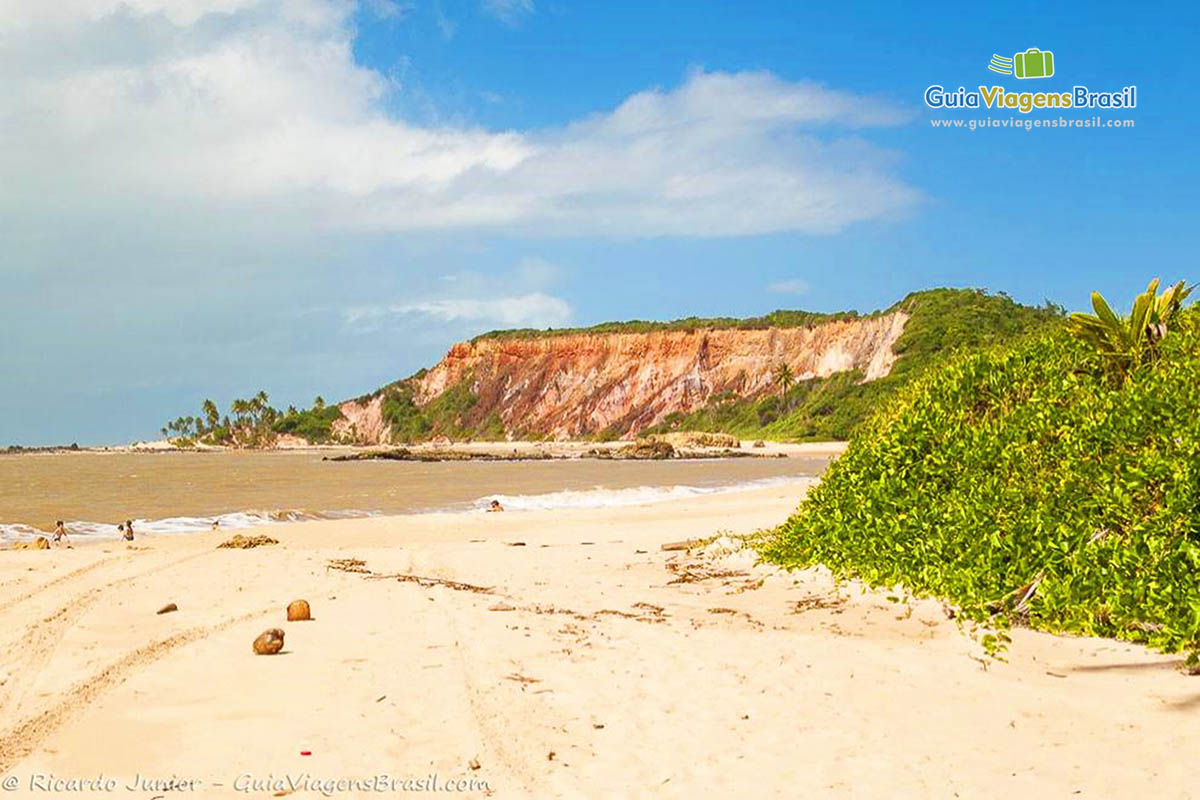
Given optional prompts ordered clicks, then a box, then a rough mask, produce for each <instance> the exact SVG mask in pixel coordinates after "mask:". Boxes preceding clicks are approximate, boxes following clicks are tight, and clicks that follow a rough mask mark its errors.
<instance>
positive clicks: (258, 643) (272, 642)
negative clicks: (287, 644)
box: [254, 628, 283, 656]
mask: <svg viewBox="0 0 1200 800" xmlns="http://www.w3.org/2000/svg"><path fill="white" fill-rule="evenodd" d="M282 649H283V631H282V630H280V629H279V628H271V629H270V630H265V631H263V632H262V633H260V634H259V635H258V638H257V639H255V640H254V652H255V653H257V654H258V655H260V656H273V655H275V654H276V653H278V652H279V651H280V650H282Z"/></svg>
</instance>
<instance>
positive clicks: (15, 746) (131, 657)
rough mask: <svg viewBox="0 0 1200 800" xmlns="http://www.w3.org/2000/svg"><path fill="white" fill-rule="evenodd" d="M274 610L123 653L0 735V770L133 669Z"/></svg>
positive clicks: (249, 615)
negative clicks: (43, 708)
mask: <svg viewBox="0 0 1200 800" xmlns="http://www.w3.org/2000/svg"><path fill="white" fill-rule="evenodd" d="M276 611H278V609H277V608H276V607H275V606H274V605H271V606H268V607H265V608H262V609H259V610H258V611H252V612H249V613H247V614H242V615H240V616H237V617H232V618H230V619H227V620H225V621H224V622H220V623H218V624H216V625H210V626H207V627H198V628H190V629H188V630H186V631H182V632H180V633H177V634H175V635H174V636H169V637H167V638H166V639H161V640H159V641H157V642H152V643H150V644H148V645H145V646H144V647H140V648H138V649H137V650H134V651H132V652H129V653H126V654H125V655H124V656H123V657H122V658H120V659H118V660H116V661H114V662H113V663H111V664H109V665H108V666H107V667H105V668H104V669H102V670H100V671H99V672H96V673H94V674H93V675H91V676H90V677H88V678H85V679H83V680H82V681H79V682H78V683H76V684H75V685H74V686H72V687H71V688H70V689H68V690H67V691H66V692H65V693H64V694H63V696H62V697H61V698H60V699H59V700H58V701H56V702H55V703H54V704H53V705H51V706H50V707H49V708H47V709H45V710H44V711H42V712H40V713H38V714H36V715H34V716H32V717H29V718H28V719H25V720H23V721H21V722H19V723H18V724H17V725H16V726H15V727H13V728H11V729H9V730H8V731H7V732H5V733H3V734H0V772H7V771H8V770H9V769H11V768H12V766H13V765H14V764H16V763H17V762H19V761H20V760H21V759H23V758H25V757H27V756H28V755H30V754H31V753H32V752H33V751H34V750H35V749H37V746H38V745H39V744H41V743H42V742H43V741H44V740H45V739H46V737H48V736H50V734H52V733H54V732H55V731H56V730H58V729H59V728H60V727H62V725H63V723H65V722H66V721H67V720H68V719H70V718H71V716H73V715H74V714H75V713H76V712H78V711H79V710H81V709H83V708H86V707H87V706H88V705H90V704H91V703H94V702H95V701H96V699H97V698H98V697H99V696H100V695H101V694H103V693H104V692H105V691H106V690H108V689H109V688H111V687H112V686H114V685H115V684H118V683H121V682H122V681H124V680H126V679H127V678H128V677H129V676H130V674H132V673H133V672H135V671H137V670H139V669H141V668H143V667H147V666H149V665H150V664H153V663H154V662H156V661H158V660H160V659H161V658H163V657H164V656H166V655H168V654H169V653H171V652H173V651H175V650H177V649H178V648H180V647H183V646H185V645H189V644H192V643H194V642H198V641H202V640H204V639H207V638H208V637H209V636H212V635H213V634H214V633H220V632H221V631H224V630H226V629H228V628H231V627H233V626H234V625H239V624H241V623H243V622H248V621H250V620H252V619H255V618H256V617H262V616H266V615H267V614H270V613H272V612H276Z"/></svg>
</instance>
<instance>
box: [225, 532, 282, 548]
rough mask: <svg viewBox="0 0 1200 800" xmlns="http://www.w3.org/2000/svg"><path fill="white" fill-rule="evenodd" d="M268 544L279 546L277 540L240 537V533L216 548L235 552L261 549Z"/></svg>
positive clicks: (260, 537) (264, 537)
mask: <svg viewBox="0 0 1200 800" xmlns="http://www.w3.org/2000/svg"><path fill="white" fill-rule="evenodd" d="M268 544H279V540H278V539H272V538H271V537H270V536H262V535H259V536H242V535H241V534H240V533H237V534H234V536H233V538H232V539H226V540H225V541H223V542H221V543H220V544H219V545H217V547H218V548H221V547H232V548H234V549H237V550H248V549H249V548H251V547H262V546H264V545H268Z"/></svg>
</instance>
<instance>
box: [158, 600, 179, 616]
mask: <svg viewBox="0 0 1200 800" xmlns="http://www.w3.org/2000/svg"><path fill="white" fill-rule="evenodd" d="M178 610H179V606H177V605H175V604H174V603H167V604H166V605H165V606H163V607H162V608H160V609H159V610H158V611H155V612H154V613H155V614H170V613H171V612H172V611H178Z"/></svg>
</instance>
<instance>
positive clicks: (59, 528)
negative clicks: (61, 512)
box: [52, 519, 71, 547]
mask: <svg viewBox="0 0 1200 800" xmlns="http://www.w3.org/2000/svg"><path fill="white" fill-rule="evenodd" d="M52 539H53V541H54V543H55V544H62V545H66V546H67V547H70V546H71V540H70V539H68V538H67V528H66V526H65V525H63V521H62V520H61V519H60V520H59V521H58V522H56V523H54V536H53V537H52Z"/></svg>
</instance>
